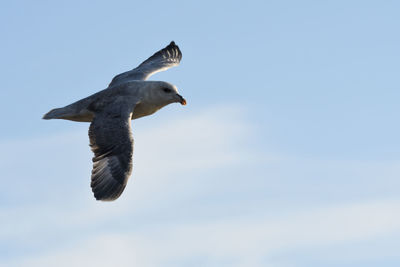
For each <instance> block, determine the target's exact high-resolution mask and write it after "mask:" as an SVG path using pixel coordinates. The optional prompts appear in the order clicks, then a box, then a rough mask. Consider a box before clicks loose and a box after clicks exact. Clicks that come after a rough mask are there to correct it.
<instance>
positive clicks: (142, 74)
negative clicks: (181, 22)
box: [109, 41, 182, 87]
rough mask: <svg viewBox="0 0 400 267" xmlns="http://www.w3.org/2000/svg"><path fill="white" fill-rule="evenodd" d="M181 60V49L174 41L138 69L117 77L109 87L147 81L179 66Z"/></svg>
mask: <svg viewBox="0 0 400 267" xmlns="http://www.w3.org/2000/svg"><path fill="white" fill-rule="evenodd" d="M181 59H182V53H181V50H179V47H178V46H177V45H176V44H175V42H174V41H172V42H171V43H170V44H169V45H168V46H166V47H165V48H163V49H161V50H160V51H158V52H156V53H155V54H154V55H152V56H151V57H149V58H148V59H146V60H145V61H144V62H142V64H140V65H139V66H138V67H136V68H134V69H133V70H130V71H127V72H124V73H121V74H118V75H117V76H115V77H114V78H113V79H112V81H111V83H110V84H109V87H113V86H115V85H118V84H122V83H125V82H129V81H132V80H147V79H148V78H149V77H150V76H151V75H153V74H154V73H157V72H160V71H164V70H167V69H169V68H171V67H174V66H177V65H179V62H180V61H181Z"/></svg>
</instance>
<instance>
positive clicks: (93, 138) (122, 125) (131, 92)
mask: <svg viewBox="0 0 400 267" xmlns="http://www.w3.org/2000/svg"><path fill="white" fill-rule="evenodd" d="M181 59H182V53H181V51H180V49H179V47H178V46H177V45H176V44H175V42H174V41H172V42H171V43H170V44H169V45H168V46H166V47H165V48H163V49H161V50H159V51H158V52H156V53H155V54H154V55H152V56H151V57H149V58H148V59H147V60H145V61H144V62H142V63H141V64H140V65H139V66H138V67H136V68H134V69H132V70H130V71H127V72H124V73H121V74H118V75H117V76H115V77H114V78H113V79H112V81H111V83H110V84H109V86H108V87H107V88H106V89H104V90H102V91H99V92H97V93H95V94H93V95H91V96H88V97H86V98H83V99H81V100H79V101H76V102H74V103H72V104H70V105H67V106H65V107H62V108H55V109H52V110H50V111H49V112H48V113H46V114H45V115H44V116H43V119H45V120H50V119H64V120H71V121H77V122H90V126H89V140H90V147H91V149H92V151H93V153H94V157H93V159H92V161H93V169H92V175H91V184H90V186H91V188H92V191H93V194H94V197H95V198H96V199H97V200H102V201H113V200H116V199H117V198H118V197H119V196H120V195H121V194H122V192H123V191H124V189H125V187H126V184H127V182H128V179H129V177H130V176H131V173H132V156H133V137H132V131H131V123H130V121H131V120H134V119H138V118H141V117H144V116H148V115H151V114H153V113H155V112H156V111H158V110H159V109H161V108H162V107H164V106H166V105H168V104H171V103H180V104H182V105H186V100H185V99H184V98H183V97H182V96H181V95H180V94H179V93H178V89H177V87H176V86H175V85H173V84H170V83H168V82H164V81H147V79H148V78H149V77H150V76H151V75H153V74H155V73H157V72H160V71H164V70H167V69H169V68H171V67H174V66H177V65H179V62H180V61H181Z"/></svg>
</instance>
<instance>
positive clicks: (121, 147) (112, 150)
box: [89, 109, 133, 201]
mask: <svg viewBox="0 0 400 267" xmlns="http://www.w3.org/2000/svg"><path fill="white" fill-rule="evenodd" d="M130 120H131V112H130V111H128V109H126V110H125V111H123V112H121V110H120V109H117V111H107V110H106V111H102V112H99V113H96V114H95V117H94V119H93V121H92V123H91V124H90V127H89V139H90V147H91V149H92V151H93V153H94V157H93V170H92V177H91V187H92V191H93V193H94V196H95V198H96V199H97V200H106V201H107V200H108V201H110V200H115V199H117V198H118V197H119V196H120V195H121V194H122V192H123V191H124V189H125V186H126V184H127V182H128V179H129V176H130V175H131V172H132V155H133V138H132V133H131V127H130Z"/></svg>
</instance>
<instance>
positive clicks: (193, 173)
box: [0, 107, 400, 267]
mask: <svg viewBox="0 0 400 267" xmlns="http://www.w3.org/2000/svg"><path fill="white" fill-rule="evenodd" d="M155 122H156V123H151V122H150V121H149V122H148V123H147V122H146V123H143V122H140V123H137V122H134V124H133V127H134V136H135V153H134V171H133V177H132V179H131V181H130V182H129V184H128V187H127V188H126V191H125V192H124V194H123V195H122V197H121V198H120V199H118V201H116V202H113V203H102V202H96V201H94V199H93V197H92V194H91V192H90V188H89V174H90V169H91V166H90V163H91V161H90V158H91V152H90V150H89V147H88V146H87V143H88V140H87V133H86V128H85V129H84V131H79V132H74V133H68V134H62V135H59V136H53V137H50V138H48V137H46V138H38V139H33V140H21V141H16V142H13V143H7V144H2V148H3V151H4V153H3V154H2V155H0V157H1V158H0V162H1V164H2V166H1V168H2V172H3V174H4V175H6V177H7V180H6V185H7V186H3V187H2V188H1V189H0V192H1V193H2V195H3V198H4V199H5V200H6V201H9V202H10V204H9V205H3V206H1V207H0V214H1V216H2V227H1V228H0V238H1V240H3V241H2V242H0V246H2V247H5V246H9V244H14V246H15V248H16V249H18V250H19V251H20V254H18V253H17V254H16V255H17V256H10V257H8V258H6V257H4V258H3V259H0V264H5V265H6V266H92V265H93V266H100V267H101V266H110V265H112V266H132V265H136V266H145V267H146V266H150V267H151V266H285V264H283V263H280V262H279V261H276V260H275V261H274V258H273V256H274V255H275V254H276V253H284V252H285V251H288V250H296V249H299V248H302V249H304V248H310V249H312V248H315V247H319V248H320V247H323V246H328V245H332V244H344V245H345V244H348V243H349V242H354V241H360V240H361V241H363V240H365V241H368V240H371V239H374V238H378V237H381V236H385V235H390V234H394V233H396V234H399V232H400V217H399V215H398V212H397V211H398V210H399V209H400V200H399V199H395V198H393V199H388V198H386V197H383V196H380V197H375V200H371V199H369V200H368V199H365V200H362V201H361V200H359V201H355V200H351V201H349V200H348V199H347V200H346V199H344V200H342V199H340V201H339V199H337V200H335V201H333V202H331V203H330V204H327V203H326V202H325V203H322V202H321V203H313V204H312V205H311V204H310V205H304V206H302V205H297V206H290V205H285V204H284V203H283V202H282V201H281V199H280V198H279V197H276V198H271V194H272V193H274V194H275V195H278V196H282V195H283V194H282V192H285V197H289V194H286V193H287V192H286V191H284V190H287V188H288V189H289V190H291V191H292V192H293V191H296V190H297V191H296V192H297V193H301V194H307V193H308V192H310V188H309V187H310V185H311V186H313V185H314V184H315V183H316V182H318V183H319V185H323V186H327V185H329V186H331V185H335V186H339V185H340V186H343V185H346V186H348V187H349V190H352V189H351V188H353V189H354V186H356V187H357V188H358V187H359V186H360V185H359V184H356V182H357V179H355V178H354V177H361V178H364V177H369V176H368V175H370V176H371V175H372V176H371V177H372V178H373V176H375V175H377V174H379V173H381V174H383V175H384V176H390V175H392V176H393V173H395V172H396V171H397V170H398V167H399V164H398V163H397V162H390V163H376V162H374V163H371V162H367V163H365V162H349V161H343V162H341V161H324V160H321V159H318V160H315V159H310V160H304V159H298V158H290V157H285V156H282V155H281V156H279V157H276V156H274V155H270V154H267V153H265V152H260V151H259V150H258V149H257V148H255V147H252V148H249V147H246V145H245V144H246V142H247V141H248V140H249V139H251V138H252V137H253V134H254V133H253V131H252V126H251V125H249V124H248V123H246V121H245V117H244V116H243V111H242V110H240V109H236V108H226V107H224V108H214V109H211V110H207V111H205V112H200V113H197V114H190V115H188V116H186V117H181V116H179V117H178V118H168V119H166V120H162V122H161V123H160V122H159V121H158V120H155ZM19 151H24V154H23V156H21V153H20V152H19ZM20 166H23V167H20ZM249 166H250V167H249ZM235 167H236V168H235ZM228 170H229V171H228ZM232 170H233V171H232ZM236 170H241V171H243V173H241V174H240V175H239V174H238V175H235V173H234V172H235V171H236ZM388 170H389V171H388ZM221 173H222V175H221ZM227 173H228V174H229V175H228V176H227V175H226V174H227ZM348 173H350V174H351V175H350V176H349V177H350V178H353V180H352V184H354V186H353V187H350V185H349V183H343V179H346V181H349V177H347V176H346V174H348ZM371 173H372V174H371ZM224 174H225V175H224ZM257 175H258V176H257ZM357 175H358V176H357ZM257 177H258V178H257ZM260 177H261V178H260ZM257 179H258V180H257ZM340 179H342V180H340ZM337 180H339V181H337ZM370 180H371V179H370ZM279 181H280V183H281V184H279ZM328 181H329V183H328ZM333 182H335V184H333ZM330 183H332V184H330ZM277 185H279V186H277ZM301 186H303V187H301ZM10 188H13V189H15V190H14V191H13V190H10ZM323 188H324V187H322V186H320V187H315V190H321V189H323ZM249 189H251V190H249ZM256 189H258V191H257V190H256ZM229 190H231V191H232V192H233V193H231V194H226V191H229ZM307 190H308V191H307ZM254 192H261V194H260V193H258V195H256V196H254V199H253V198H252V197H253V196H252V193H254ZM321 193H322V194H323V193H324V191H322V192H321ZM210 194H211V195H212V194H216V195H217V196H215V195H214V199H211V200H210V199H208V198H209V196H210ZM224 194H225V195H224ZM218 196H219V198H218ZM193 198H195V200H194V201H193ZM10 199H11V200H10ZM20 199H21V201H20V202H18V201H17V200H20ZM265 199H268V201H266V200H265ZM377 199H378V200H377ZM379 199H381V200H379ZM207 201H209V202H210V203H207V204H204V203H206V202H207ZM338 203H340V204H338ZM185 205H187V206H188V207H186V208H182V206H185ZM204 210H206V211H207V212H205V211H204ZM227 210H229V211H232V210H233V211H235V212H231V213H229V212H227ZM242 211H243V214H241V212H242ZM160 214H164V215H160ZM168 214H171V215H170V216H169V217H168V216H167V215H168ZM24 250H28V251H31V253H27V254H25V253H24ZM32 251H34V253H32Z"/></svg>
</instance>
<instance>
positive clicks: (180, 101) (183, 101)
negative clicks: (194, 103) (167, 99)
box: [176, 94, 186, 106]
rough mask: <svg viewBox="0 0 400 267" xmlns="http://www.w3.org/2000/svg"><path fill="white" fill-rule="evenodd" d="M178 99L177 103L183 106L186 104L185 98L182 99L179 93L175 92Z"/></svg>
mask: <svg viewBox="0 0 400 267" xmlns="http://www.w3.org/2000/svg"><path fill="white" fill-rule="evenodd" d="M176 95H177V96H178V99H179V103H181V104H182V105H183V106H184V105H186V99H184V98H183V97H182V96H181V95H180V94H176Z"/></svg>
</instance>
